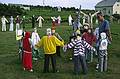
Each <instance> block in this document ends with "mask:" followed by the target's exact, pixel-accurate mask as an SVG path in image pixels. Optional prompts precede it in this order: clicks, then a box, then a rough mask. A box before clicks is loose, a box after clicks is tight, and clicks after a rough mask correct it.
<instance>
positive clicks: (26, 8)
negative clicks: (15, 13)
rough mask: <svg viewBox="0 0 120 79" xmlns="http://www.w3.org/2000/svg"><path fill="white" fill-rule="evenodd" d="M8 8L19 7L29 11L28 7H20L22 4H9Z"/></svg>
mask: <svg viewBox="0 0 120 79" xmlns="http://www.w3.org/2000/svg"><path fill="white" fill-rule="evenodd" d="M9 5H10V6H16V7H17V6H19V7H20V8H22V9H24V10H30V7H28V6H25V5H22V4H9Z"/></svg>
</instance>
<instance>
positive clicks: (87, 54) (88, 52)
mask: <svg viewBox="0 0 120 79" xmlns="http://www.w3.org/2000/svg"><path fill="white" fill-rule="evenodd" d="M85 58H86V60H87V62H93V51H92V50H88V49H87V48H86V49H85Z"/></svg>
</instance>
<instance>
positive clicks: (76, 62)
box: [74, 55, 87, 74]
mask: <svg viewBox="0 0 120 79" xmlns="http://www.w3.org/2000/svg"><path fill="white" fill-rule="evenodd" d="M80 64H81V67H82V70H83V73H84V74H87V64H86V59H85V55H84V56H82V55H78V56H74V72H75V74H79V73H80Z"/></svg>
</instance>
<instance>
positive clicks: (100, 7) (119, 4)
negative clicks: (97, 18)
mask: <svg viewBox="0 0 120 79" xmlns="http://www.w3.org/2000/svg"><path fill="white" fill-rule="evenodd" d="M95 10H96V11H101V12H103V13H104V15H109V16H111V15H113V14H120V0H102V1H101V2H99V3H97V5H96V6H95Z"/></svg>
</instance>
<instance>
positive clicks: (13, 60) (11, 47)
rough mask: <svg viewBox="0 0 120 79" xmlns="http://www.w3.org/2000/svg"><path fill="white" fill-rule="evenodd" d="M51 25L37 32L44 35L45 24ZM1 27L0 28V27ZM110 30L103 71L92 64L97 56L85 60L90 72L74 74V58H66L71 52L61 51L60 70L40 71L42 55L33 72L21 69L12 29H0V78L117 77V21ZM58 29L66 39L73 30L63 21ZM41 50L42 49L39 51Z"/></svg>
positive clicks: (119, 31) (119, 51) (119, 72)
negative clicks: (106, 69)
mask: <svg viewBox="0 0 120 79" xmlns="http://www.w3.org/2000/svg"><path fill="white" fill-rule="evenodd" d="M26 26H27V30H28V31H32V29H31V28H30V27H31V25H30V24H26ZM48 27H50V24H49V25H48V26H47V24H44V27H43V28H42V29H40V28H39V29H38V32H39V35H40V36H41V37H42V36H43V35H45V32H46V28H48ZM0 30H1V29H0ZM111 31H112V37H113V42H112V45H110V46H109V49H108V55H109V59H108V71H107V72H104V73H100V72H96V71H95V65H96V61H97V59H96V58H95V59H94V62H93V63H91V64H88V68H89V72H88V74H87V75H83V74H80V75H77V76H76V75H74V74H73V62H72V61H70V60H69V57H70V56H71V50H69V51H68V52H70V53H63V51H61V54H62V58H57V68H58V70H59V71H60V72H59V73H42V71H43V61H44V60H43V59H41V60H39V61H37V62H36V61H33V69H34V72H33V73H31V72H28V71H23V69H22V64H21V62H20V60H19V57H18V47H17V41H16V40H15V32H8V31H7V32H1V31H0V79H110V78H111V79H120V68H119V67H120V62H119V61H120V49H119V48H120V47H119V45H120V26H119V24H111ZM57 32H58V33H59V34H60V35H61V37H62V38H63V39H64V40H65V42H66V43H67V42H68V40H69V36H70V35H71V33H72V30H71V27H70V26H67V25H66V24H62V25H61V26H60V27H58V28H57ZM40 53H44V52H43V51H41V52H40Z"/></svg>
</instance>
